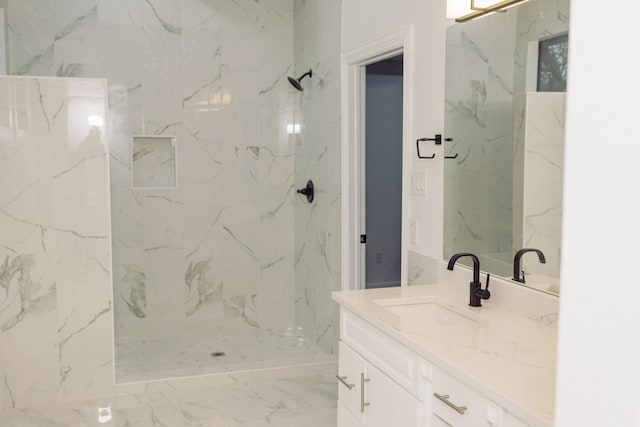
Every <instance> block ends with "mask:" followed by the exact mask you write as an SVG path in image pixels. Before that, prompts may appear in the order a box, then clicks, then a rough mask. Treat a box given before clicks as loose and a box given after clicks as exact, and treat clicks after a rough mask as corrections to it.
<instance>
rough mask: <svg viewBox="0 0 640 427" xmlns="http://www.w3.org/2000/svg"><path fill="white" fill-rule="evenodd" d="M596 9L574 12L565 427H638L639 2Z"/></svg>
mask: <svg viewBox="0 0 640 427" xmlns="http://www.w3.org/2000/svg"><path fill="white" fill-rule="evenodd" d="M599 6H600V5H599V4H596V2H594V1H573V2H572V4H571V30H570V33H569V37H570V40H569V45H570V46H571V50H570V51H569V84H568V91H567V92H568V95H567V135H566V137H567V139H566V152H565V156H566V157H565V161H566V163H565V164H566V167H565V186H564V224H563V236H562V239H563V259H562V277H561V281H562V286H563V289H562V298H561V300H560V331H559V351H558V362H559V363H558V383H557V386H558V388H557V422H556V426H558V427H574V426H638V425H640V413H639V408H640V401H639V396H638V388H639V386H640V383H639V379H640V351H639V346H640V331H639V329H638V326H639V325H640V310H639V309H638V301H640V280H638V277H640V276H639V272H638V267H637V265H638V262H637V258H638V255H637V253H636V251H635V249H636V247H637V246H638V242H640V226H638V218H640V191H638V184H639V183H640V168H638V158H639V156H640V145H639V144H638V128H637V122H638V117H639V116H640V104H638V101H637V100H638V98H639V96H640V89H639V87H638V73H639V71H640V51H639V50H638V49H636V48H633V47H632V45H633V43H632V41H635V40H639V39H640V25H638V22H637V17H638V16H639V15H640V3H639V2H638V1H637V0H620V1H617V2H616V3H615V7H599ZM603 54H604V56H603ZM605 58H606V62H605Z"/></svg>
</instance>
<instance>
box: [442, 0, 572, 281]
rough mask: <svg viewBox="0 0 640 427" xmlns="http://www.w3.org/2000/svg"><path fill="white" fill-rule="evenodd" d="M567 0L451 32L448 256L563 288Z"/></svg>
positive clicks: (543, 2) (537, 1) (539, 1)
mask: <svg viewBox="0 0 640 427" xmlns="http://www.w3.org/2000/svg"><path fill="white" fill-rule="evenodd" d="M568 26H569V0H531V1H530V2H528V3H525V4H523V5H521V6H517V7H515V8H512V9H510V10H509V11H508V12H507V13H499V14H494V15H491V16H489V17H486V18H483V19H479V20H476V21H470V22H466V23H463V24H458V25H454V26H452V27H449V29H448V30H447V75H446V103H447V104H446V123H445V133H446V136H447V137H451V138H453V142H451V143H449V145H448V146H447V147H446V152H447V154H453V153H458V154H459V155H458V157H457V158H456V159H450V160H446V161H445V203H444V210H445V211H444V221H445V231H444V255H445V257H446V258H447V259H448V258H449V257H450V256H451V255H453V254H454V253H456V252H473V253H475V254H477V255H478V257H479V258H480V261H481V267H482V269H483V270H485V271H487V272H490V273H492V274H494V275H498V276H503V277H507V278H511V277H512V276H513V256H514V253H515V252H516V251H517V250H518V249H521V248H523V247H532V248H537V249H540V250H542V251H543V252H544V254H545V256H546V260H547V263H546V264H541V263H539V261H538V258H537V257H536V256H530V255H525V256H524V257H523V258H522V270H524V271H525V276H524V277H525V285H527V286H530V287H533V288H536V289H539V290H543V291H546V292H552V293H558V292H559V282H558V277H559V266H560V237H561V220H562V176H563V173H562V166H563V162H564V116H565V113H564V105H565V93H564V91H565V90H566V75H567V74H566V72H567V63H566V58H567V49H568V38H567V33H568V31H569V27H568Z"/></svg>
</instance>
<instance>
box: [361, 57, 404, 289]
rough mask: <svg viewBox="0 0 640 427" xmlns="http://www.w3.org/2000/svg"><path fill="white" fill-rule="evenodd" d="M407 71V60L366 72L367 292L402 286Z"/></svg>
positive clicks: (375, 66) (393, 59)
mask: <svg viewBox="0 0 640 427" xmlns="http://www.w3.org/2000/svg"><path fill="white" fill-rule="evenodd" d="M403 68H404V57H403V55H402V54H400V55H396V56H394V57H391V58H387V59H384V60H381V61H379V62H374V63H371V64H368V65H367V66H366V67H365V111H364V121H365V138H364V143H363V146H362V153H361V156H362V166H363V170H362V178H363V180H362V183H361V189H360V190H361V191H360V194H361V207H362V220H361V221H362V223H361V229H362V233H361V234H362V235H363V236H364V237H363V238H362V240H361V241H362V243H363V244H362V257H361V262H363V263H364V266H363V268H362V271H363V273H364V274H363V276H364V277H363V279H364V288H366V289H371V288H382V287H391V286H400V284H401V272H402V202H403V201H402V168H403V144H402V135H403V103H404V99H403V83H404V82H403V80H404V79H403ZM363 198H364V199H363Z"/></svg>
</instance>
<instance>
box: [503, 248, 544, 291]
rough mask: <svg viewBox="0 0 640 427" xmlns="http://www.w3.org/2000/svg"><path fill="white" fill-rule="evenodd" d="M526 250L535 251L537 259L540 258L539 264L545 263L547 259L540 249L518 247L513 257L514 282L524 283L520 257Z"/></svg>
mask: <svg viewBox="0 0 640 427" xmlns="http://www.w3.org/2000/svg"><path fill="white" fill-rule="evenodd" d="M527 252H535V253H537V254H538V260H540V264H546V263H547V260H546V259H545V258H544V254H543V253H542V251H541V250H540V249H534V248H524V249H520V250H519V251H518V252H516V255H515V256H514V257H513V279H512V280H515V281H516V282H520V283H524V271H522V270H521V262H520V259H521V258H522V255H524V254H525V253H527ZM520 272H522V277H520Z"/></svg>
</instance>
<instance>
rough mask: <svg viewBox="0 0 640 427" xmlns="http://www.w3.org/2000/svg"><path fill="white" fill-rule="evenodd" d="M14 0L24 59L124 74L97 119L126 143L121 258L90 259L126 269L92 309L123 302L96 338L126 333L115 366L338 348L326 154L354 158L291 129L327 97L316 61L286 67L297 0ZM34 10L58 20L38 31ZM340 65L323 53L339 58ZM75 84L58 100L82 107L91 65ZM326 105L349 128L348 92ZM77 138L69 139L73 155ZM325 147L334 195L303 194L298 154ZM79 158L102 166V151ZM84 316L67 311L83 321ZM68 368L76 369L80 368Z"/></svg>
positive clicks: (229, 364)
mask: <svg viewBox="0 0 640 427" xmlns="http://www.w3.org/2000/svg"><path fill="white" fill-rule="evenodd" d="M4 3H6V5H7V6H6V7H7V9H6V10H7V11H8V13H7V15H6V16H7V19H8V24H10V25H11V29H12V31H11V32H10V33H8V40H7V42H8V45H9V46H8V47H9V51H10V52H11V56H10V58H9V63H8V72H9V74H20V75H39V76H50V77H66V78H69V77H70V78H85V77H99V78H101V79H105V80H106V82H105V81H103V83H105V87H106V89H104V92H105V93H108V100H107V101H104V102H106V105H108V111H106V112H102V113H101V115H100V118H101V119H102V122H100V124H99V125H97V124H96V123H97V122H96V121H95V120H93V121H92V119H91V118H87V117H84V116H82V117H81V118H80V119H81V120H79V122H82V123H83V124H84V125H86V126H87V127H88V128H90V130H91V131H92V132H94V133H97V132H98V131H99V132H103V133H104V134H105V137H104V141H103V142H102V145H101V146H100V147H98V148H102V149H103V150H105V157H104V158H105V161H106V159H107V158H108V160H109V172H108V173H107V172H106V170H105V171H103V172H102V174H103V176H102V177H103V178H104V179H105V180H106V179H107V178H109V180H110V198H109V203H110V218H108V215H107V214H106V213H105V212H103V213H105V215H104V216H105V217H106V219H104V220H103V221H102V223H104V224H108V223H109V220H110V224H111V231H110V235H108V236H107V235H100V239H103V240H104V241H105V242H109V241H110V242H111V245H112V250H111V255H112V257H111V258H112V264H111V265H109V263H108V262H106V263H105V262H102V258H98V257H93V258H92V259H91V260H90V261H87V262H88V263H89V264H91V263H93V264H91V266H93V267H95V268H96V269H97V270H99V272H102V273H104V274H105V275H109V276H110V277H112V289H111V288H109V289H108V292H105V295H104V300H100V304H98V303H96V307H93V306H91V309H92V310H93V309H94V308H95V311H96V313H99V314H100V315H101V316H104V317H100V319H101V320H102V319H105V318H106V317H110V318H111V316H112V318H113V325H114V327H113V331H114V335H115V336H114V339H113V342H112V341H111V337H110V336H106V335H104V336H103V335H99V336H98V335H94V336H92V338H93V339H95V340H96V341H100V342H107V340H109V341H108V343H107V344H105V345H107V346H108V347H109V349H113V350H114V351H113V354H115V361H112V360H111V354H112V353H111V352H110V351H109V352H105V354H107V355H108V358H107V356H105V357H104V358H101V359H98V358H95V359H96V360H97V361H96V363H98V362H99V363H101V364H102V366H107V367H108V368H109V369H111V367H112V366H111V365H110V363H112V362H114V369H115V379H116V383H128V382H136V381H147V380H156V379H162V378H175V377H186V376H193V375H202V374H220V373H228V372H237V371H254V370H261V369H262V370H265V369H276V368H278V369H279V368H282V367H289V366H301V365H305V366H306V365H317V366H322V365H328V364H330V363H333V362H334V358H335V357H334V355H333V354H330V353H331V352H332V351H334V350H335V346H336V342H337V339H336V335H337V332H336V331H337V325H336V322H335V318H336V317H337V316H335V312H336V309H335V308H334V307H333V304H332V303H331V301H330V296H329V295H330V291H331V290H333V289H336V288H337V287H336V286H335V284H336V283H339V280H340V273H339V270H340V263H339V250H338V249H335V248H336V247H337V248H339V243H340V237H339V234H338V233H339V229H340V227H339V223H338V222H337V221H336V222H335V223H331V226H330V227H329V226H325V222H327V220H326V218H327V217H328V216H329V214H328V213H327V214H326V212H328V211H331V212H330V214H331V215H332V216H331V218H333V217H336V218H339V215H333V214H334V211H335V212H339V207H340V203H339V202H340V199H339V188H340V187H339V185H337V184H336V183H333V182H332V186H331V188H330V190H327V188H328V185H327V184H326V182H327V181H328V180H329V179H328V178H325V177H324V176H323V173H324V175H328V174H329V172H323V171H325V170H326V171H328V170H335V169H339V166H338V165H339V158H335V157H331V156H327V157H325V158H323V156H322V152H323V151H327V152H330V153H334V149H333V148H332V149H331V150H325V148H324V145H322V144H325V142H324V141H322V142H321V143H316V144H314V145H313V147H312V148H313V150H321V151H320V152H319V153H316V152H315V151H311V150H309V151H305V150H307V147H306V146H305V144H304V139H305V138H306V137H307V136H306V135H302V134H300V133H298V134H296V133H289V132H287V127H288V126H291V125H292V124H297V125H298V127H299V126H300V123H301V116H302V115H303V114H304V112H303V111H302V109H303V108H306V107H303V105H302V102H304V103H306V104H308V105H313V104H314V101H313V99H311V95H312V94H311V95H309V96H307V97H305V99H304V100H302V99H301V97H300V96H299V95H298V93H297V92H295V91H293V90H291V88H290V86H289V83H288V82H291V84H292V85H293V86H294V87H295V88H296V89H297V90H299V91H302V85H301V84H300V82H301V81H303V79H305V78H306V77H311V76H312V75H313V72H312V71H311V70H309V71H308V72H306V73H305V74H303V75H302V76H300V77H299V78H298V79H293V78H285V77H286V75H287V72H286V70H291V69H293V68H294V65H293V64H294V52H295V49H294V46H293V43H292V40H293V39H294V25H293V23H294V11H293V6H292V4H291V3H290V2H274V3H270V2H268V4H267V3H263V2H259V3H258V2H254V1H252V0H239V1H237V2H214V3H215V7H213V6H211V5H209V4H208V3H207V4H204V3H203V4H200V3H198V4H197V5H196V4H193V5H191V3H188V2H187V3H184V2H183V3H181V2H177V3H176V2H175V1H173V0H154V1H153V6H151V3H150V2H146V3H145V2H139V3H140V4H138V2H115V3H113V4H111V3H109V6H108V7H103V5H102V3H100V2H98V3H96V2H95V1H92V2H89V3H90V4H88V5H87V6H86V7H84V6H83V7H82V8H80V9H78V8H77V7H71V6H69V7H66V6H65V7H62V9H56V13H55V14H51V15H50V16H47V19H45V20H44V21H43V20H42V19H40V18H39V17H40V15H39V14H41V13H44V12H42V10H41V9H40V8H38V7H37V5H33V6H31V5H30V4H29V2H22V1H21V0H6V2H3V1H1V0H0V4H4ZM147 3H149V4H147ZM205 3H206V2H205ZM314 7H315V6H314ZM333 7H334V8H335V9H336V10H339V8H337V6H333ZM43 10H44V9H43ZM11 11H17V12H15V13H13V14H12V13H10V12H11ZM18 12H19V13H18ZM45 12H46V11H45ZM32 17H36V18H38V19H37V20H36V21H33V20H30V19H31V18H32ZM33 22H39V28H40V30H41V31H39V32H38V34H35V35H33V37H25V36H24V34H31V33H32V31H30V29H31V28H32V26H33ZM256 22H258V23H259V31H258V30H257V28H258V27H257V26H256ZM314 28H315V27H314ZM305 31H306V30H305ZM105 34H108V35H109V37H108V40H106V39H105ZM265 35H267V36H265ZM309 37H311V36H309ZM338 42H339V38H336V40H335V43H334V44H333V45H332V46H333V47H332V52H335V54H333V53H332V56H331V58H332V60H333V58H334V57H335V58H336V62H335V64H336V66H335V68H336V69H339V68H338V67H337V64H338V62H337V52H338V51H339V50H338V47H339V44H338ZM95 52H100V54H99V55H96V54H95ZM54 53H55V54H54ZM310 54H311V53H309V55H310ZM300 62H302V63H313V62H311V59H310V58H306V57H305V58H304V60H301V61H300ZM324 62H326V61H324ZM331 66H332V67H333V63H332V64H331ZM327 70H328V66H326V65H324V64H323V68H322V75H324V74H325V72H328V71H327ZM338 74H339V72H337V71H334V75H338ZM54 80H55V79H54ZM36 83H39V82H38V81H35V82H34V83H33V84H32V85H31V86H29V87H28V88H29V89H28V90H29V91H31V92H25V93H26V95H25V96H33V97H34V98H33V99H35V100H36V101H37V100H38V99H42V98H43V95H42V93H44V89H43V88H39V86H38V84H36ZM332 84H335V85H337V86H339V81H335V82H332ZM52 87H54V88H56V87H57V86H55V85H53V84H52ZM73 88H74V92H69V93H66V92H65V93H64V95H65V97H66V98H63V100H62V101H60V103H52V105H51V106H49V105H46V106H44V107H43V109H44V110H45V113H46V117H47V118H51V120H53V118H55V117H57V115H58V113H57V112H58V111H66V110H64V108H63V106H64V105H66V104H64V102H67V101H65V100H66V99H67V98H70V99H73V100H74V101H73V102H75V99H76V98H79V97H81V96H86V97H89V98H91V97H92V96H93V97H96V96H95V95H92V92H91V85H90V83H84V84H83V85H76V86H73ZM38 91H40V92H41V93H40V92H38ZM94 92H95V91H94ZM309 92H311V91H309ZM327 93H329V94H331V95H332V96H335V95H334V94H335V93H336V92H335V91H331V92H327ZM54 95H55V96H58V94H57V92H56V93H53V95H52V96H54ZM60 96H62V95H60ZM102 96H106V95H104V94H103V95H102ZM27 99H30V98H27ZM63 101H64V102H63ZM52 102H53V101H52ZM74 105H75V104H74ZM315 105H322V108H327V109H330V110H331V114H333V113H334V112H337V118H336V117H332V119H331V123H332V124H335V125H334V127H335V129H336V130H335V131H333V132H332V134H336V135H339V128H340V125H339V108H328V107H325V105H328V103H327V102H324V103H322V104H321V103H316V104H315ZM335 105H339V99H338V98H337V97H336V99H335ZM315 108H318V107H315ZM88 111H89V110H87V109H85V110H78V111H75V110H74V114H76V113H77V114H85V112H86V113H87V114H89V112H88ZM91 114H94V115H95V113H91ZM317 116H318V117H324V116H323V115H321V114H317ZM327 116H328V115H327ZM61 117H62V116H61ZM87 120H89V121H87ZM69 122H70V123H71V121H69ZM56 123H57V122H56ZM310 128H311V129H322V130H323V131H325V130H326V128H327V127H326V126H320V125H318V126H310ZM75 130H76V128H75V127H74V128H73V131H74V132H75ZM83 136H84V135H75V134H74V137H77V138H79V139H82V137H83ZM309 140H311V138H309ZM330 142H331V143H335V144H339V138H333V139H331V140H330ZM75 148H76V147H69V153H67V154H68V155H69V157H70V158H71V159H72V160H73V159H75V156H76V154H77V153H74V152H73V150H74V149H75ZM93 148H95V147H93ZM297 150H299V151H297ZM335 152H339V151H335ZM107 153H108V154H107ZM310 159H313V162H312V163H313V165H312V167H313V168H316V169H318V170H314V171H312V172H313V174H314V176H315V175H319V176H321V177H322V178H323V179H322V183H323V186H322V188H321V189H320V191H322V193H321V194H322V197H318V198H317V199H320V203H324V204H326V205H322V204H320V205H318V204H315V203H316V202H314V205H310V204H308V203H307V202H306V201H304V199H303V198H300V197H298V196H297V195H296V184H297V183H298V182H303V178H301V177H298V176H297V174H298V170H297V169H296V163H299V166H298V168H299V169H300V170H302V167H303V165H307V164H308V163H309V162H311V160H310ZM329 159H330V160H331V162H332V168H333V169H330V168H329V165H328V164H327V163H326V162H327V161H328V160H329ZM87 164H88V162H87ZM66 167H68V168H69V169H72V170H84V168H85V163H82V162H80V161H78V162H76V163H74V162H73V161H70V163H69V165H66ZM304 167H305V168H306V172H308V173H310V172H309V167H307V166H304ZM61 170H64V168H61ZM306 172H305V173H306ZM300 174H302V172H300ZM61 175H62V174H61ZM335 175H336V174H335V173H332V178H334V177H335ZM65 176H66V175H65ZM338 178H339V177H338ZM56 179H57V180H58V182H62V179H61V178H56ZM307 179H308V177H307V176H306V175H305V176H304V180H305V181H306V180H307ZM78 185H80V183H78ZM69 199H70V200H71V199H72V197H71V196H69ZM90 202H91V200H90ZM90 202H88V203H89V205H88V206H90V207H93V206H94V205H91V204H90ZM93 203H94V204H95V201H93ZM303 203H304V204H303ZM312 209H313V210H312ZM316 209H317V212H319V214H317V215H316V216H314V217H313V218H312V217H311V215H313V213H314V212H315V210H316ZM104 210H105V209H103V211H104ZM69 212H71V213H73V212H76V210H73V209H69ZM71 213H69V215H71ZM102 223H101V224H102ZM303 223H304V224H306V225H305V227H302V226H298V224H303ZM104 224H102V225H104ZM292 224H296V226H295V227H294V226H292ZM61 228H64V229H65V230H66V228H65V227H61ZM334 229H335V230H338V231H337V232H336V231H334ZM74 231H75V232H77V233H78V234H79V235H80V236H84V234H82V232H81V231H82V230H80V231H77V230H74ZM105 234H106V233H105ZM307 234H308V235H307ZM307 240H308V241H309V243H308V244H305V241H307ZM101 241H102V240H101ZM101 255H102V256H103V257H104V258H105V259H109V257H108V253H105V254H101ZM0 261H1V259H0ZM94 264H95V265H94ZM298 270H300V271H298ZM82 279H83V280H85V278H84V277H83V278H82ZM89 281H90V280H89V279H86V280H85V282H89ZM314 281H317V282H318V284H316V283H315V282H314ZM85 282H81V283H82V286H84V285H85V284H86V283H85ZM51 283H55V281H54V280H51ZM79 283H80V282H79ZM78 287H79V289H80V288H82V287H81V285H78ZM314 287H317V289H316V288H314ZM82 289H85V288H82ZM85 290H86V292H96V291H95V290H93V289H92V288H90V286H88V285H87V287H86V289H85ZM74 292H75V293H74V295H76V294H77V295H81V296H82V295H83V294H81V293H80V292H79V291H75V290H74ZM60 298H62V297H60ZM84 300H85V301H89V298H88V297H87V298H85V299H84ZM78 312H80V311H79V310H78ZM91 313H93V312H91ZM81 314H84V311H82V312H81ZM92 319H93V317H91V316H88V320H87V322H85V323H88V322H90V321H91V322H93V320H92ZM105 322H106V320H105ZM94 324H96V323H91V325H94ZM83 326H85V325H84V324H78V325H76V324H71V323H69V324H68V325H67V326H66V327H67V328H69V329H70V330H71V332H72V333H71V335H72V336H73V337H75V336H76V335H74V334H73V331H74V330H75V329H78V330H84V329H83ZM101 326H104V325H101ZM74 328H75V329H74ZM105 330H108V331H109V335H110V331H111V329H110V328H108V329H105ZM63 331H65V332H66V330H63ZM52 348H53V347H52ZM68 348H71V346H70V345H67V349H68ZM65 369H66V366H63V367H62V368H60V369H59V371H60V372H63V373H64V375H66V376H69V377H70V378H73V377H72V376H70V375H71V374H69V373H67V372H66V371H65ZM86 371H87V372H89V371H90V370H89V369H87V370H86ZM16 372H17V371H16ZM74 372H76V371H74ZM111 380H112V377H111V376H108V381H111Z"/></svg>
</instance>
